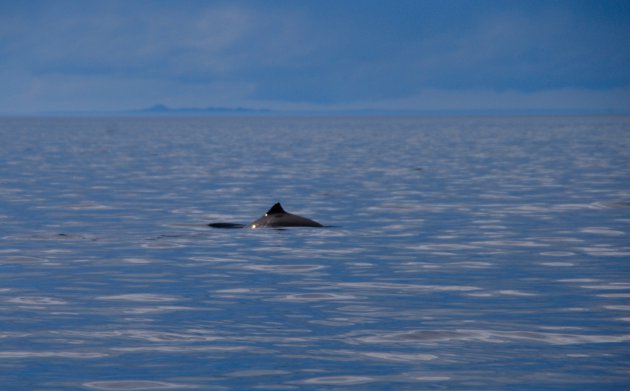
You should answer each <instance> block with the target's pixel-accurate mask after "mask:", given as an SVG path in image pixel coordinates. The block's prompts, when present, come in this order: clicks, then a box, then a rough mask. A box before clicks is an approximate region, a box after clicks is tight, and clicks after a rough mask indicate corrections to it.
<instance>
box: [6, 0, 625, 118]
mask: <svg viewBox="0 0 630 391" xmlns="http://www.w3.org/2000/svg"><path fill="white" fill-rule="evenodd" d="M0 86H2V88H1V90H0V113H5V114H27V113H37V112H47V111H101V110H125V109H134V108H142V107H148V106H151V105H154V104H157V103H162V104H166V105H168V106H172V107H207V106H221V107H236V106H242V107H252V108H269V109H276V110H359V109H379V110H380V109H382V110H417V111H435V110H438V111H441V110H445V111H452V110H454V111H457V110H465V111H468V110H483V111H488V110H491V111H492V110H498V111H502V110H576V111H586V112H589V111H615V112H630V1H627V0H621V1H606V0H598V1H580V0H571V1H553V0H546V1H526V0H519V1H510V0H504V1H499V0H497V1H484V0H474V1H473V0H471V1H464V0H459V1H449V0H442V1H429V0H427V1H422V0H410V1H402V0H401V1H396V0H392V1H383V0H381V1H370V0H360V1H359V0H334V1H328V0H313V1H310V0H304V1H299V0H296V1H274V0H266V1H253V0H252V1H142V0H135V1H90V0H83V1H79V0H77V1H12V0H0Z"/></svg>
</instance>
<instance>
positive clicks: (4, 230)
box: [0, 116, 630, 391]
mask: <svg viewBox="0 0 630 391" xmlns="http://www.w3.org/2000/svg"><path fill="white" fill-rule="evenodd" d="M276 202H281V203H282V205H283V206H284V208H285V209H286V210H287V211H289V212H292V213H296V214H299V215H301V216H305V217H308V218H310V219H313V220H316V221H318V222H320V223H322V224H324V225H326V226H327V227H325V228H289V229H282V230H278V229H254V230H252V229H215V228H211V227H209V226H208V225H207V224H208V223H213V222H233V223H249V222H251V221H253V220H255V219H256V218H258V217H260V216H261V215H262V214H263V213H264V212H265V211H266V210H267V209H269V207H271V206H272V205H273V204H274V203H276ZM629 238H630V118H628V117H603V116H602V117H577V116H576V117H451V118H446V117H445V118H440V117H357V118H353V117H347V118H344V117H315V118H302V117H286V118H272V117H247V118H220V117H206V118H159V117H154V118H140V117H136V118H2V119H0V384H1V388H2V389H3V390H116V391H130V390H166V389H169V390H170V389H173V390H179V389H181V390H187V389H201V390H224V389H225V390H231V389H235V390H246V389H248V390H249V389H274V390H292V389H311V390H319V389H321V390H331V389H344V390H345V389H361V390H372V389H373V390H418V389H476V390H492V389H571V390H574V389H597V390H602V389H627V388H629V387H630V240H629Z"/></svg>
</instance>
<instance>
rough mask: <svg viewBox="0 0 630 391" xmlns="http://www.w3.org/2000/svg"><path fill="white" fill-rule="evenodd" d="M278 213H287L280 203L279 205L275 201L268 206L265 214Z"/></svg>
mask: <svg viewBox="0 0 630 391" xmlns="http://www.w3.org/2000/svg"><path fill="white" fill-rule="evenodd" d="M278 213H287V212H285V211H284V209H282V205H280V203H279V202H276V203H275V204H274V205H273V206H272V207H271V208H269V210H268V211H267V213H266V214H268V215H275V214H278Z"/></svg>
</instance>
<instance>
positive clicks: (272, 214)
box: [208, 202, 323, 229]
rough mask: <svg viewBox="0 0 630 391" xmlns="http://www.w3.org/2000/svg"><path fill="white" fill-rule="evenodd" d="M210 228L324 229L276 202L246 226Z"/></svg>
mask: <svg viewBox="0 0 630 391" xmlns="http://www.w3.org/2000/svg"><path fill="white" fill-rule="evenodd" d="M208 226H210V227H213V228H253V229H256V228H284V227H323V225H321V224H320V223H318V222H317V221H314V220H311V219H307V218H306V217H302V216H298V215H294V214H293V213H289V212H287V211H285V210H284V209H283V208H282V205H280V203H279V202H276V203H275V204H274V205H273V206H272V207H271V208H269V210H268V211H267V213H265V214H264V215H262V216H260V218H259V219H257V220H256V221H254V222H252V223H250V224H247V225H244V224H233V223H210V224H208Z"/></svg>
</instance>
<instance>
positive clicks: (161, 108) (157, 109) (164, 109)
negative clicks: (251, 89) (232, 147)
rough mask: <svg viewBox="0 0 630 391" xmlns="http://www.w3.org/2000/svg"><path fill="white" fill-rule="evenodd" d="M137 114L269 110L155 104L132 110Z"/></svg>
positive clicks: (266, 111)
mask: <svg viewBox="0 0 630 391" xmlns="http://www.w3.org/2000/svg"><path fill="white" fill-rule="evenodd" d="M132 112H133V113H138V114H239V115H246V114H265V113H270V112H271V110H269V109H251V108H246V107H168V106H166V105H163V104H157V105H154V106H151V107H147V108H145V109H140V110H133V111H132Z"/></svg>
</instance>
